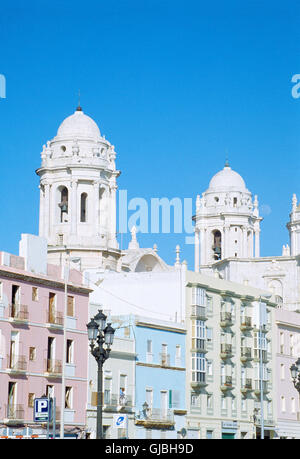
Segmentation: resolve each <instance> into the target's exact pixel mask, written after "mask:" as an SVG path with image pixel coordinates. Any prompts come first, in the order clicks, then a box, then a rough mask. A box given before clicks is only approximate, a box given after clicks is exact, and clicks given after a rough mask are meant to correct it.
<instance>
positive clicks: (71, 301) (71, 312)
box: [67, 295, 74, 317]
mask: <svg viewBox="0 0 300 459" xmlns="http://www.w3.org/2000/svg"><path fill="white" fill-rule="evenodd" d="M67 316H69V317H74V297H73V296H69V295H68V307H67Z"/></svg>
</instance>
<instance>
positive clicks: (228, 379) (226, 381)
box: [221, 376, 232, 392]
mask: <svg viewBox="0 0 300 459" xmlns="http://www.w3.org/2000/svg"><path fill="white" fill-rule="evenodd" d="M230 389H232V376H222V377H221V391H223V392H224V391H227V390H230Z"/></svg>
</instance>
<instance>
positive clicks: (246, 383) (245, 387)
mask: <svg viewBox="0 0 300 459" xmlns="http://www.w3.org/2000/svg"><path fill="white" fill-rule="evenodd" d="M251 390H252V379H249V378H246V379H245V380H242V381H241V392H242V393H243V394H246V393H247V392H249V391H251Z"/></svg>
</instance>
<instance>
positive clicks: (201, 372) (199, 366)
mask: <svg viewBox="0 0 300 459" xmlns="http://www.w3.org/2000/svg"><path fill="white" fill-rule="evenodd" d="M192 382H205V354H203V353H200V352H193V353H192Z"/></svg>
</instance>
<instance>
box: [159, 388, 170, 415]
mask: <svg viewBox="0 0 300 459" xmlns="http://www.w3.org/2000/svg"><path fill="white" fill-rule="evenodd" d="M160 411H161V415H162V418H163V419H164V418H166V417H167V413H168V392H167V391H166V390H161V391H160Z"/></svg>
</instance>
